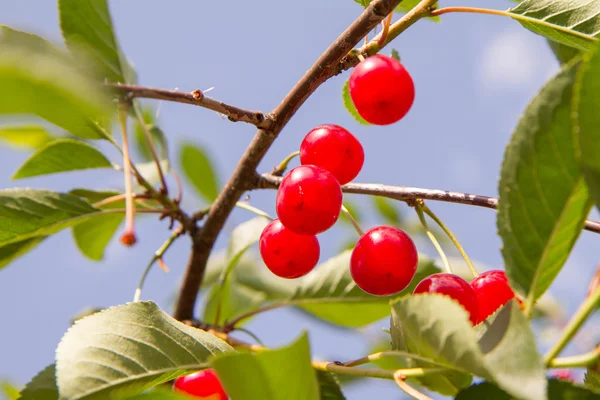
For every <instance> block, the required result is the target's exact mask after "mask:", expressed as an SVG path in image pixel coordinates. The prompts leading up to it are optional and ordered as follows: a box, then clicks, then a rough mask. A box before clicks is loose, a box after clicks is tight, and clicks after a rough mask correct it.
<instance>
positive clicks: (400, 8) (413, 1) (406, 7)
mask: <svg viewBox="0 0 600 400" xmlns="http://www.w3.org/2000/svg"><path fill="white" fill-rule="evenodd" d="M419 3H420V0H402V1H401V2H400V4H398V5H397V6H396V8H395V9H394V11H396V12H400V13H406V12H409V11H410V10H412V9H413V8H414V7H415V6H416V5H417V4H419ZM427 19H429V20H431V21H434V22H440V17H439V16H437V17H427Z"/></svg>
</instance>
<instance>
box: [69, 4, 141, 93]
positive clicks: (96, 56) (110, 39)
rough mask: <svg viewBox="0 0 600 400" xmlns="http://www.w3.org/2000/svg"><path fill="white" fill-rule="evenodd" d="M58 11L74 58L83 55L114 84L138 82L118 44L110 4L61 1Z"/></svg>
mask: <svg viewBox="0 0 600 400" xmlns="http://www.w3.org/2000/svg"><path fill="white" fill-rule="evenodd" d="M58 11H59V14H60V28H61V30H62V34H63V37H64V39H65V43H66V45H67V47H68V48H69V50H71V52H72V53H73V54H74V55H76V56H77V55H78V54H79V52H83V53H84V54H85V56H86V57H87V58H88V59H90V60H93V61H94V63H95V65H97V66H98V67H99V68H102V71H103V76H104V77H105V78H106V79H108V80H109V81H110V82H123V83H135V82H136V74H135V71H134V70H133V67H132V66H131V65H130V64H129V63H128V62H127V60H126V59H125V56H124V55H123V53H122V51H121V49H120V47H119V44H118V42H117V38H116V36H115V32H114V29H113V24H112V20H111V16H110V10H109V8H108V2H107V1H106V0H94V1H93V2H81V1H78V0H59V1H58Z"/></svg>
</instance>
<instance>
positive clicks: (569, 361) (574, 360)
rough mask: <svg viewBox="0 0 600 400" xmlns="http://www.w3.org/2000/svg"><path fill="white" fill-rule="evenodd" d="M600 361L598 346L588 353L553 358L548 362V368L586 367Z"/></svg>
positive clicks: (599, 348)
mask: <svg viewBox="0 0 600 400" xmlns="http://www.w3.org/2000/svg"><path fill="white" fill-rule="evenodd" d="M598 361H600V346H597V347H596V348H595V349H594V350H592V351H590V352H589V353H585V354H580V355H577V356H570V357H561V358H555V359H553V360H551V361H550V363H549V364H548V367H549V368H586V367H592V366H594V365H596V364H597V363H598Z"/></svg>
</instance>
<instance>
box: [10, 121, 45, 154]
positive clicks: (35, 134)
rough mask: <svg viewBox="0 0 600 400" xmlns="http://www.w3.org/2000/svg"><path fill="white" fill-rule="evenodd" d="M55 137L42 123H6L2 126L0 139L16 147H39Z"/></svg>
mask: <svg viewBox="0 0 600 400" xmlns="http://www.w3.org/2000/svg"><path fill="white" fill-rule="evenodd" d="M52 139H53V137H52V135H51V134H50V133H48V130H47V129H46V128H44V127H43V126H41V125H5V126H2V127H0V141H1V142H6V143H7V144H9V145H11V146H13V147H15V148H23V149H39V148H40V147H43V146H44V145H46V144H47V143H48V142H50V141H52Z"/></svg>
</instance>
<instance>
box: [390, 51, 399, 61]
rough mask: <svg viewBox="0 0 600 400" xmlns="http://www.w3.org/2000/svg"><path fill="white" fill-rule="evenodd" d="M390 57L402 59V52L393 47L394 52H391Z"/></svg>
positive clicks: (397, 59)
mask: <svg viewBox="0 0 600 400" xmlns="http://www.w3.org/2000/svg"><path fill="white" fill-rule="evenodd" d="M390 57H392V58H393V59H394V60H396V61H400V53H398V50H396V49H392V54H390Z"/></svg>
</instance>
